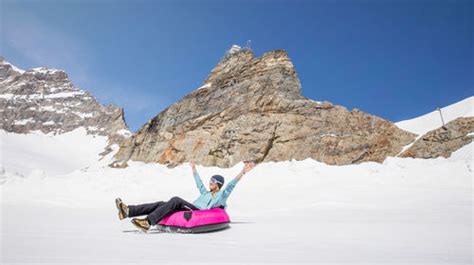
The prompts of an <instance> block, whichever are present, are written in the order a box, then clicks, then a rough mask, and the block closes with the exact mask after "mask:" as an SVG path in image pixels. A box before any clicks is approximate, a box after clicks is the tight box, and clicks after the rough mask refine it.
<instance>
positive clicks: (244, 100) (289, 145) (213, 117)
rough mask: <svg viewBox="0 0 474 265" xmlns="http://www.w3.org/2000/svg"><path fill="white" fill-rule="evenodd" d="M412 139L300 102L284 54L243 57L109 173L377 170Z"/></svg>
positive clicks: (238, 54)
mask: <svg viewBox="0 0 474 265" xmlns="http://www.w3.org/2000/svg"><path fill="white" fill-rule="evenodd" d="M414 139H415V134H412V133H409V132H406V131H403V130H401V129H399V128H398V127H396V126H395V125H394V124H392V123H391V122H389V121H387V120H384V119H382V118H379V117H376V116H373V115H369V114H367V113H364V112H362V111H359V110H357V109H354V110H352V111H348V110H347V109H346V108H344V107H342V106H337V105H333V104H331V103H329V102H316V101H313V100H310V99H307V98H305V97H303V96H302V95H301V85H300V81H299V79H298V76H297V74H296V71H295V69H294V66H293V64H292V62H291V60H290V59H289V58H288V55H287V53H286V52H285V51H282V50H277V51H272V52H268V53H265V54H264V55H263V56H261V57H259V58H256V57H254V55H253V53H252V51H251V50H249V49H240V50H237V51H235V50H234V51H233V52H232V53H231V54H228V55H226V56H225V57H224V59H223V60H222V61H221V62H220V63H219V64H218V65H217V66H216V67H215V68H214V69H213V70H212V71H211V73H210V75H209V76H208V77H207V79H206V80H205V81H204V85H203V86H202V87H200V88H198V89H196V90H195V91H193V92H192V93H190V94H188V95H187V96H185V97H184V98H182V99H181V100H180V101H178V102H176V103H175V104H173V105H171V106H169V107H168V108H167V109H165V110H164V111H162V112H161V113H159V114H158V115H157V116H156V117H154V118H153V119H151V120H150V121H149V122H147V123H146V124H145V125H144V126H143V127H142V128H141V129H140V130H139V131H138V132H137V133H136V134H134V135H133V136H132V137H131V138H128V139H126V140H125V141H123V142H122V143H121V147H120V150H119V151H118V153H117V154H116V155H115V158H116V159H117V160H116V161H115V162H114V163H113V164H112V166H116V167H124V166H126V165H127V164H126V162H127V161H128V160H138V161H144V162H158V163H162V164H168V165H169V166H175V165H178V164H180V163H183V162H186V161H195V162H196V163H198V164H202V165H206V166H220V167H230V166H233V165H235V164H236V163H238V162H240V161H245V160H254V161H257V162H260V161H282V160H291V159H297V160H302V159H306V158H313V159H315V160H319V161H322V162H325V163H328V164H337V165H343V164H352V163H359V162H363V161H377V162H382V161H383V160H384V159H385V158H386V157H387V156H395V155H396V154H397V153H399V152H400V151H401V149H402V147H403V146H405V145H406V144H408V143H410V142H412V141H413V140H414Z"/></svg>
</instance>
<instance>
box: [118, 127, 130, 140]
mask: <svg viewBox="0 0 474 265" xmlns="http://www.w3.org/2000/svg"><path fill="white" fill-rule="evenodd" d="M117 134H119V135H122V136H125V137H127V138H128V137H130V136H132V132H130V131H129V130H127V129H120V130H117Z"/></svg>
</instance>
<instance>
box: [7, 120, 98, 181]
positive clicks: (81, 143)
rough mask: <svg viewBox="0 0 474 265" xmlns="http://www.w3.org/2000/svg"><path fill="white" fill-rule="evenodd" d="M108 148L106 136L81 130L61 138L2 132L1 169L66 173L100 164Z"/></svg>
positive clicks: (17, 171) (39, 134) (62, 135)
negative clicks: (102, 154)
mask: <svg viewBox="0 0 474 265" xmlns="http://www.w3.org/2000/svg"><path fill="white" fill-rule="evenodd" d="M106 145H107V137H106V136H98V135H88V134H87V132H86V130H85V129H84V128H82V127H80V128H77V129H76V130H74V131H71V132H68V133H63V134H59V135H53V134H52V133H50V134H44V133H42V132H40V131H35V132H33V133H29V134H16V133H10V132H6V131H4V130H0V167H3V168H4V169H5V170H7V171H9V172H12V173H13V172H16V173H18V174H21V175H24V176H27V175H28V174H31V173H35V174H38V173H39V174H43V173H44V174H45V175H48V176H53V175H56V174H64V173H68V172H71V171H74V170H76V169H80V168H82V167H85V166H87V165H89V164H91V163H94V162H95V161H97V159H98V158H99V155H98V154H99V153H100V152H102V151H103V150H104V147H105V146H106Z"/></svg>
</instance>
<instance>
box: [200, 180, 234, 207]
mask: <svg viewBox="0 0 474 265" xmlns="http://www.w3.org/2000/svg"><path fill="white" fill-rule="evenodd" d="M193 176H194V181H196V186H197V188H198V190H199V192H200V193H201V195H200V196H199V197H198V198H197V199H196V200H195V201H194V202H193V204H194V205H195V206H196V207H198V208H199V209H201V210H204V209H211V208H216V207H219V206H223V207H224V208H226V207H227V203H226V201H227V198H228V197H229V195H230V193H231V192H232V190H233V189H234V188H235V184H237V182H238V181H239V180H238V179H237V178H234V179H233V180H231V181H229V183H228V184H227V185H226V186H225V188H223V189H220V190H219V191H218V192H216V193H215V194H214V196H213V195H212V192H210V191H208V190H207V189H206V188H205V187H204V184H202V180H201V177H199V174H198V173H197V171H194V172H193Z"/></svg>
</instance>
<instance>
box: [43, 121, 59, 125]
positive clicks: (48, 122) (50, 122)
mask: <svg viewBox="0 0 474 265" xmlns="http://www.w3.org/2000/svg"><path fill="white" fill-rule="evenodd" d="M54 124H56V123H55V122H54V121H47V122H43V125H54Z"/></svg>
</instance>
